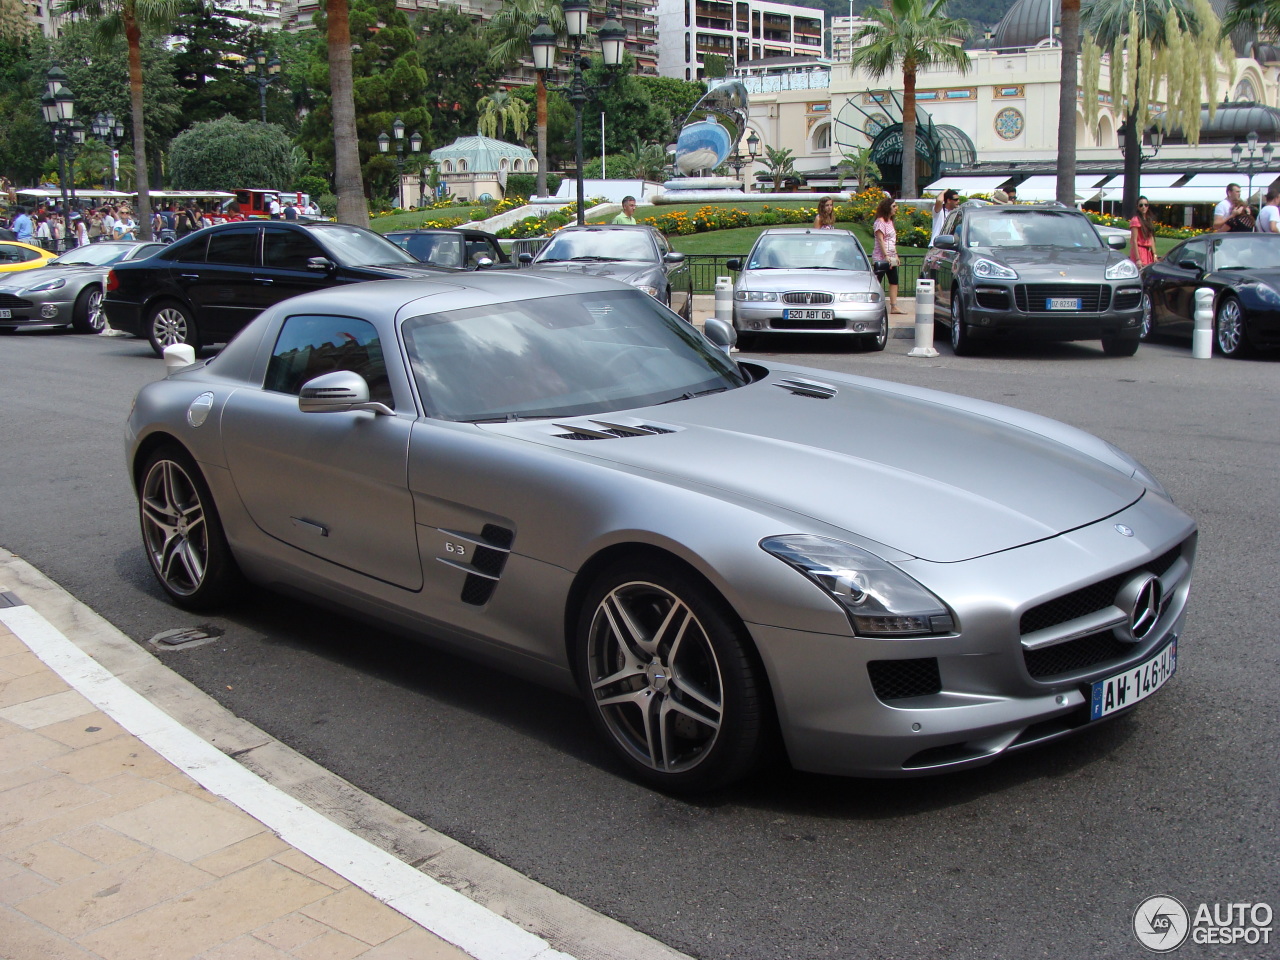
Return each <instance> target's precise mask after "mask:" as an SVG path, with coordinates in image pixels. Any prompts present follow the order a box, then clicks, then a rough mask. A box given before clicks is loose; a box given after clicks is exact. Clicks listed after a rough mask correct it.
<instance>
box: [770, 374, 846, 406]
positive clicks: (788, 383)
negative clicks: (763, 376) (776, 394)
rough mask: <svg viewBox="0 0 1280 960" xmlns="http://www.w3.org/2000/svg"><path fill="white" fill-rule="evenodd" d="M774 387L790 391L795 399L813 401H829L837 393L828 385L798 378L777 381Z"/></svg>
mask: <svg viewBox="0 0 1280 960" xmlns="http://www.w3.org/2000/svg"><path fill="white" fill-rule="evenodd" d="M773 385H774V386H775V387H781V388H782V389H783V390H790V391H791V392H792V393H794V394H795V395H796V396H797V397H811V398H813V399H814V400H830V399H831V398H832V397H834V396H835V395H836V394H837V393H839V392H840V391H838V390H837V389H836V388H835V387H833V386H831V385H830V384H829V383H819V382H818V381H817V380H802V379H800V378H799V377H792V378H791V379H790V380H777V381H774V384H773Z"/></svg>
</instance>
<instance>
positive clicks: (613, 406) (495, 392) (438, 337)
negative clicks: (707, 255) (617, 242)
mask: <svg viewBox="0 0 1280 960" xmlns="http://www.w3.org/2000/svg"><path fill="white" fill-rule="evenodd" d="M404 339H405V344H406V346H407V348H408V352H409V359H410V363H411V364H412V368H413V375H414V378H415V380H416V381H417V385H418V391H419V393H420V394H421V395H422V402H423V404H424V406H425V407H426V409H427V412H428V414H429V415H430V416H433V417H437V418H439V419H443V420H465V421H503V420H520V419H525V418H537V417H566V416H577V415H580V414H584V413H605V412H607V411H610V410H625V409H628V408H631V407H642V406H648V405H650V404H654V403H663V402H666V401H670V400H680V399H684V398H689V397H694V396H698V395H701V394H705V393H716V392H719V391H721V390H728V389H732V388H734V387H740V386H742V385H743V384H745V383H746V382H747V381H746V378H745V377H744V376H743V375H742V373H741V372H740V371H739V370H738V366H737V364H735V363H734V362H733V361H732V360H730V359H729V358H728V357H727V356H725V355H724V354H723V353H721V352H720V351H719V350H717V349H715V348H714V347H712V346H711V345H710V344H708V343H707V341H706V340H704V339H703V338H702V337H701V336H700V335H699V334H698V332H697V331H696V330H694V328H693V327H691V326H689V324H687V323H685V322H684V321H683V320H681V319H680V318H679V317H678V316H676V315H675V314H674V313H672V312H671V311H670V310H668V309H666V308H665V307H663V306H662V305H661V304H659V303H658V302H657V301H656V300H654V299H653V297H650V296H649V295H648V294H645V293H641V292H640V291H638V290H627V291H612V290H611V291H608V292H605V293H581V294H573V295H570V296H559V297H544V298H540V299H536V300H522V301H519V302H513V303H496V304H487V305H485V306H482V307H473V308H470V309H466V310H455V311H450V312H448V313H438V314H431V315H427V316H420V317H415V318H412V319H410V320H406V321H405V323H404Z"/></svg>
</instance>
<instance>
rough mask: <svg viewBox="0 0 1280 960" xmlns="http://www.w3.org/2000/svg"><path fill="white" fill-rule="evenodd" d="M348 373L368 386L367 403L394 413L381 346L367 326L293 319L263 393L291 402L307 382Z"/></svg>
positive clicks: (287, 325) (351, 321)
mask: <svg viewBox="0 0 1280 960" xmlns="http://www.w3.org/2000/svg"><path fill="white" fill-rule="evenodd" d="M338 370H350V371H351V372H352V373H358V374H360V376H362V377H364V379H365V382H366V383H368V384H369V399H370V400H379V401H381V402H382V403H385V404H386V405H387V406H389V407H392V408H394V407H395V401H394V399H393V398H392V396H391V382H390V380H389V379H388V378H387V364H386V361H385V359H384V357H383V355H382V341H381V340H379V339H378V332H377V331H376V330H375V329H374V326H373V324H371V323H370V322H369V321H368V320H359V319H356V318H355V317H320V316H297V317H289V318H288V319H286V320H285V322H284V326H283V327H281V328H280V336H279V337H278V338H277V339H276V346H275V349H274V350H273V351H272V352H271V362H270V363H268V364H267V379H266V382H265V383H263V387H264V388H265V389H267V390H271V391H274V392H276V393H287V394H289V395H290V396H294V397H296V396H297V395H298V394H299V392H301V390H302V385H303V384H304V383H306V382H307V381H308V380H312V379H314V378H316V377H319V376H323V375H324V374H326V373H334V372H335V371H338Z"/></svg>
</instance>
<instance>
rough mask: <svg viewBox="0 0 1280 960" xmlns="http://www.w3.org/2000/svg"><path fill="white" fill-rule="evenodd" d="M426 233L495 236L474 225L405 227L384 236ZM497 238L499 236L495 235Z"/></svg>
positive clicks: (389, 231) (390, 231)
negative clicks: (475, 227)
mask: <svg viewBox="0 0 1280 960" xmlns="http://www.w3.org/2000/svg"><path fill="white" fill-rule="evenodd" d="M425 233H448V234H457V233H466V234H471V235H473V236H477V237H492V236H493V234H491V233H489V232H487V231H485V230H476V229H473V228H472V227H405V228H404V229H403V230H388V231H387V232H386V233H384V234H383V236H384V237H389V236H391V235H392V234H395V235H396V236H398V237H399V236H404V235H405V234H414V235H415V236H416V235H418V234H425ZM495 239H497V238H496V237H495Z"/></svg>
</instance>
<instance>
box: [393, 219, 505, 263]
mask: <svg viewBox="0 0 1280 960" xmlns="http://www.w3.org/2000/svg"><path fill="white" fill-rule="evenodd" d="M384 236H385V237H386V238H387V239H388V240H390V241H391V242H392V243H394V244H395V245H396V246H397V247H401V248H403V249H405V250H407V251H409V253H411V254H413V256H414V257H416V258H417V259H419V260H421V261H422V262H423V263H429V264H431V265H432V266H434V267H448V268H450V269H453V270H481V269H484V268H487V267H507V268H512V267H515V266H516V264H514V263H513V262H512V260H511V258H510V257H509V256H507V254H506V253H505V252H504V251H503V249H502V247H501V246H500V245H499V243H498V238H497V237H495V236H494V235H493V234H492V233H485V232H484V231H483V230H462V229H446V228H443V227H441V228H439V229H422V230H393V231H391V232H390V233H387V234H384Z"/></svg>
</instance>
